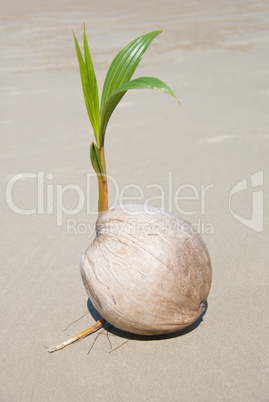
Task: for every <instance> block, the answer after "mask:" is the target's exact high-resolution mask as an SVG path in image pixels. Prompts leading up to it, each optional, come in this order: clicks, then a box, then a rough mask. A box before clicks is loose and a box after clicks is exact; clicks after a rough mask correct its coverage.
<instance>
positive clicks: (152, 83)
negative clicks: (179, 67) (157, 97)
mask: <svg viewBox="0 0 269 402" xmlns="http://www.w3.org/2000/svg"><path fill="white" fill-rule="evenodd" d="M129 89H154V90H157V91H161V92H164V93H167V94H168V95H171V96H173V97H174V98H175V99H176V100H178V99H177V97H176V95H175V94H174V92H173V91H172V89H171V88H170V87H169V86H168V85H167V84H165V82H163V81H161V80H159V79H158V78H154V77H140V78H136V79H134V80H132V81H129V82H127V83H126V84H123V85H122V86H121V87H120V88H118V89H116V90H115V91H113V92H112V94H111V97H113V96H115V95H117V94H119V93H121V92H124V93H125V92H126V91H128V90H129Z"/></svg>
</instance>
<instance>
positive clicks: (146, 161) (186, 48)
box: [0, 0, 269, 401]
mask: <svg viewBox="0 0 269 402" xmlns="http://www.w3.org/2000/svg"><path fill="white" fill-rule="evenodd" d="M0 15H1V16H0V19H1V39H0V41H1V46H0V59H1V64H0V82H1V89H2V90H1V94H0V106H1V116H0V132H1V135H0V141H1V150H2V165H1V166H2V169H1V184H2V197H1V210H2V224H1V227H0V231H1V239H2V259H1V277H2V279H1V283H2V302H1V342H0V343H1V363H0V365H1V380H0V399H1V400H3V401H17V400H20V401H36V400H41V401H48V400H50V401H62V400H65V401H74V400H79V401H86V400H89V399H90V400H91V401H97V400H105V401H106V400H113V401H114V400H119V401H125V400H128V401H136V400H142V401H156V400H157V401H166V400H168V401H175V400H176V401H216V400H223V401H254V400H255V401H266V400H267V399H268V394H269V381H268V329H269V328H268V327H269V325H268V324H269V320H268V314H267V306H268V272H269V271H268V174H269V164H268V149H269V147H268V140H269V134H268V126H269V117H268V116H269V115H268V104H269V76H268V61H269V56H268V55H269V52H268V48H269V10H268V5H267V2H266V1H257V2H249V1H233V2H228V3H227V2H224V1H219V2H211V1H205V2H202V1H191V2H189V1H180V2H177V1H172V0H171V1H170V0H169V1H167V2H165V3H164V2H161V1H155V2H153V1H150V2H141V1H137V2H136V3H135V4H134V3H133V2H129V1H128V2H123V1H119V0H116V1H113V2H110V3H108V2H105V3H98V4H96V3H95V2H92V1H79V2H77V3H76V5H75V4H74V3H73V2H71V1H69V0H68V1H53V2H52V1H49V2H34V1H33V0H31V1H25V0H22V1H20V2H18V1H17V2H16V1H15V2H10V1H3V2H2V3H1V13H0ZM83 22H85V24H86V29H87V36H88V38H89V44H90V48H91V52H92V58H93V61H94V65H95V69H96V74H97V79H98V83H99V84H100V86H101V85H102V81H103V79H104V76H105V73H106V70H107V68H108V66H109V64H110V62H111V61H112V58H113V56H114V55H115V54H116V53H117V51H119V50H120V49H121V48H122V47H123V46H124V45H126V44H127V43H128V42H129V41H131V40H132V39H134V38H135V37H137V36H139V35H141V34H143V33H146V32H149V31H151V30H154V29H160V28H166V29H167V31H166V32H164V33H163V34H162V35H160V36H159V37H158V38H157V39H156V40H155V41H154V42H153V43H152V45H151V46H150V48H149V49H148V51H147V52H146V54H145V56H144V59H143V61H142V62H141V64H140V66H139V68H138V70H137V73H136V76H149V75H152V76H156V77H158V78H160V79H162V80H163V81H165V82H167V84H169V85H170V86H171V87H172V88H173V90H174V92H175V93H176V95H177V97H178V98H179V99H180V103H181V104H180V106H179V105H178V104H177V102H175V101H174V99H172V98H170V97H168V96H166V95H165V94H160V93H155V92H153V91H149V92H147V91H143V94H141V93H139V92H136V91H134V92H132V93H128V94H127V95H126V96H125V97H124V98H123V100H122V102H121V104H120V106H119V108H118V110H117V111H116V112H115V113H114V115H113V117H112V118H111V121H110V123H109V124H110V126H109V129H108V131H107V137H106V154H107V167H108V171H109V173H110V175H111V176H112V177H113V178H115V180H116V182H117V183H118V184H117V186H116V185H115V184H113V183H112V182H111V183H110V205H111V204H112V203H113V202H114V201H117V200H118V198H117V197H116V193H117V189H118V190H119V193H120V194H121V195H122V196H124V195H125V196H136V197H137V196H138V192H137V187H136V188H135V187H133V188H132V189H129V190H128V189H127V190H126V189H125V186H126V185H128V184H132V185H136V186H139V187H140V189H141V191H142V193H143V197H142V201H146V202H147V201H148V200H150V199H151V203H153V204H156V205H158V203H159V202H160V201H161V198H160V197H159V198H156V197H158V196H159V195H160V188H162V189H163V194H164V197H163V200H162V201H163V204H164V205H162V206H164V207H165V208H166V209H172V210H173V211H174V212H181V214H182V215H183V216H184V217H185V218H186V219H188V220H190V221H191V222H192V223H193V224H195V225H196V227H197V228H198V230H199V231H200V232H201V234H202V236H203V238H204V239H205V241H206V244H207V246H208V249H209V252H210V255H211V259H212V265H213V283H212V288H211V292H210V294H209V298H208V306H207V310H206V313H205V315H204V316H203V318H202V320H200V321H199V322H197V323H196V324H195V325H194V326H192V327H190V328H189V330H184V331H182V332H181V333H176V334H174V335H173V336H168V337H164V338H150V339H148V340H146V339H144V338H139V337H134V336H131V335H130V336H128V335H126V334H124V333H121V332H117V331H116V330H115V329H113V328H108V332H107V331H104V332H103V333H101V335H100V336H99V338H97V340H96V342H95V344H94V346H93V348H92V349H91V352H90V354H88V351H89V349H90V348H91V345H92V343H93V341H94V339H95V335H94V336H91V337H88V338H86V339H84V340H82V341H80V342H78V343H76V344H74V345H72V346H69V347H67V348H66V349H64V350H62V351H60V352H57V353H54V354H49V353H48V351H47V349H48V347H49V346H50V345H51V344H55V343H57V342H61V341H63V340H65V339H67V338H69V337H71V336H73V335H75V334H76V333H78V332H80V331H82V330H84V329H86V328H87V327H89V326H91V325H93V324H94V323H95V320H96V319H98V315H97V314H96V312H95V311H94V310H93V309H92V307H91V305H90V303H89V302H88V300H87V295H86V292H85V289H84V287H83V284H82V281H81V278H80V273H79V260H80V255H81V253H82V251H83V250H85V249H86V247H87V246H88V244H89V243H90V241H91V240H92V239H93V236H94V223H95V220H96V216H97V189H96V182H95V180H94V178H88V182H87V174H88V173H92V168H91V166H90V161H89V145H90V142H91V141H92V140H93V134H92V132H91V129H90V124H89V122H88V117H87V113H86V109H85V106H84V101H83V96H82V90H81V83H80V77H79V72H78V66H77V60H76V54H75V49H74V43H73V38H72V30H73V31H74V32H75V33H76V35H77V37H78V39H79V41H80V43H81V38H82V33H83ZM18 174H22V176H16V177H17V178H18V181H17V182H16V183H15V185H14V187H13V189H12V194H11V193H10V191H6V189H7V188H10V183H11V182H10V179H11V178H12V177H14V176H15V175H18ZM23 174H24V175H25V174H27V175H28V179H27V178H25V179H23ZM29 175H30V176H29ZM238 183H241V184H240V185H239V186H238V187H235V186H236V185H238ZM70 184H73V185H76V186H77V187H79V188H81V190H82V192H83V194H84V195H85V205H84V207H83V208H82V209H81V211H80V212H79V213H77V214H75V213H74V214H70V215H67V214H63V215H62V214H61V213H60V212H61V211H60V208H59V202H60V200H61V199H60V196H59V193H58V198H57V186H58V191H62V190H63V188H64V186H66V185H70ZM8 185H9V187H7V186H8ZM149 186H151V187H149ZM158 186H159V187H158ZM182 186H185V187H182ZM246 186H247V188H246ZM252 187H253V188H252ZM206 188H207V190H205V189H206ZM233 189H234V193H233ZM237 190H238V191H237ZM10 194H11V196H10ZM179 196H182V197H183V196H185V197H187V196H189V197H192V198H191V199H186V200H182V199H181V200H179V198H178V197H179ZM153 197H155V199H153ZM229 200H230V204H229ZM262 200H263V201H264V203H263V204H262ZM86 201H87V204H88V211H87V208H86ZM126 202H128V200H126ZM76 205H77V194H76V193H75V192H74V191H73V192H72V191H71V190H70V191H68V192H66V194H65V196H64V207H65V208H66V209H72V208H75V207H76ZM16 207H17V208H20V210H21V211H18V209H17V210H15V209H16ZM57 207H58V210H57ZM22 210H23V211H24V212H22ZM26 210H28V214H26V213H27V212H26V213H25V211H26ZM35 210H36V211H35ZM57 224H58V226H57ZM71 323H72V325H70V326H69V324H71ZM66 327H68V328H67V329H66ZM65 329H66V330H65ZM116 335H117V336H116ZM126 340H128V342H126V343H124V342H125V341H126ZM111 347H112V349H115V350H113V352H112V353H110V351H111ZM118 347H119V348H118Z"/></svg>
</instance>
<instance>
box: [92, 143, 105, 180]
mask: <svg viewBox="0 0 269 402" xmlns="http://www.w3.org/2000/svg"><path fill="white" fill-rule="evenodd" d="M90 157H91V162H92V166H93V168H94V170H95V172H96V174H97V175H100V177H101V180H102V181H103V179H104V171H103V167H102V162H101V155H100V152H99V149H98V147H97V146H96V145H95V143H94V142H92V143H91V146H90Z"/></svg>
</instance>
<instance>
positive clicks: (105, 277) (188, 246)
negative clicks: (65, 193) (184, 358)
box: [81, 205, 212, 335]
mask: <svg viewBox="0 0 269 402" xmlns="http://www.w3.org/2000/svg"><path fill="white" fill-rule="evenodd" d="M81 275H82V279H83V283H84V286H85V288H86V291H87V293H88V296H89V298H90V300H91V302H92V303H93V305H94V307H95V308H96V309H97V311H98V312H99V313H100V314H101V315H102V317H104V318H105V319H106V320H107V321H108V322H109V323H110V324H112V325H114V326H115V327H117V328H119V329H122V330H125V331H128V332H131V333H134V334H142V335H157V334H164V333H169V332H174V331H177V330H180V329H182V328H185V327H187V326H189V325H190V324H192V323H193V322H194V321H196V320H197V318H199V316H200V315H201V314H202V312H203V311H204V303H205V301H206V299H207V296H208V293H209V290H210V286H211V278H212V271H211V263H210V257H209V253H208V250H207V248H206V245H205V243H204V241H203V240H202V238H201V236H200V235H199V234H198V232H197V231H195V230H194V228H193V227H192V226H191V224H190V223H189V222H188V221H186V220H185V219H182V218H181V217H179V216H178V215H176V214H172V213H169V212H167V211H164V210H160V209H158V208H156V207H150V206H146V207H145V206H143V205H124V206H116V207H115V208H112V209H110V210H108V211H107V212H105V213H104V214H102V215H101V216H100V217H99V218H98V220H97V222H96V238H95V239H94V241H93V242H92V244H91V245H90V246H89V248H88V249H87V250H86V252H85V253H84V254H83V256H82V260H81Z"/></svg>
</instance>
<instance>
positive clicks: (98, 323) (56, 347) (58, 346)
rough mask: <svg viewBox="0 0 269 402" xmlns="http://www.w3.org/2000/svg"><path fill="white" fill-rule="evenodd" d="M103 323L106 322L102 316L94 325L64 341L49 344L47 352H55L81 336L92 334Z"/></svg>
mask: <svg viewBox="0 0 269 402" xmlns="http://www.w3.org/2000/svg"><path fill="white" fill-rule="evenodd" d="M105 323H106V320H105V319H104V318H102V319H101V320H99V321H97V323H96V324H95V325H93V326H92V327H91V328H88V329H86V330H85V331H83V332H80V333H79V334H78V335H76V336H74V337H73V338H70V339H68V340H67V341H65V342H62V343H59V344H58V345H56V346H51V347H50V348H49V349H48V352H49V353H53V352H56V351H57V350H61V349H63V348H65V347H66V346H68V345H71V343H74V342H76V341H78V340H80V339H82V338H85V336H88V335H90V334H92V333H93V332H95V331H97V330H98V329H99V328H101V327H102V326H103V325H104V324H105Z"/></svg>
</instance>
